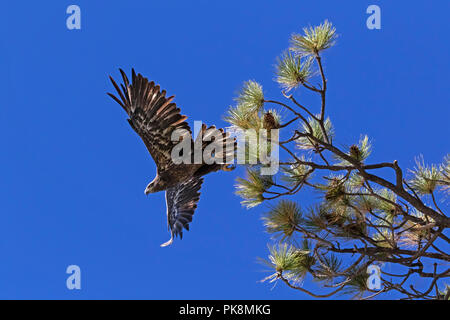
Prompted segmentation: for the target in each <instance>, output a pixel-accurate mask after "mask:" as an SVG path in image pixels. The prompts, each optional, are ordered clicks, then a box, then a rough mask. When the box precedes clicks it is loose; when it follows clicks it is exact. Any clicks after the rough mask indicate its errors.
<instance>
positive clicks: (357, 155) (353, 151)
mask: <svg viewBox="0 0 450 320" xmlns="http://www.w3.org/2000/svg"><path fill="white" fill-rule="evenodd" d="M350 156H352V158H355V159H356V160H358V161H359V160H360V158H361V151H360V150H359V148H358V146H357V145H355V144H354V145H352V146H351V147H350Z"/></svg>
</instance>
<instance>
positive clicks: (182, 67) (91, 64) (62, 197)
mask: <svg viewBox="0 0 450 320" xmlns="http://www.w3.org/2000/svg"><path fill="white" fill-rule="evenodd" d="M70 4H77V5H79V6H80V7H81V14H82V29H81V30H73V31H69V30H67V28H66V21H65V20H66V17H67V15H66V13H65V11H66V8H67V6H68V5H70ZM370 4H378V5H380V6H381V9H382V29H381V30H376V31H371V30H368V29H367V28H366V24H365V21H366V18H367V14H366V13H365V11H366V8H367V6H368V5H370ZM5 6H6V7H5ZM449 12H450V2H448V1H415V2H406V1H376V0H373V1H360V0H358V1H345V2H344V1H331V0H330V1H320V2H319V1H226V2H223V1H220V2H219V1H189V2H186V1H120V2H111V1H81V0H77V1H74V2H72V1H71V2H68V1H39V2H24V1H15V2H14V3H13V2H8V3H5V4H3V10H2V13H1V19H0V33H1V38H0V68H1V69H0V70H1V77H0V92H1V93H2V95H1V96H2V101H1V102H0V137H1V139H0V145H1V156H0V168H1V169H0V172H1V177H0V256H1V258H0V298H38V299H49V298H57V299H78V298H84V299H91V298H92V299H100V298H112V299H121V298H138V299H141V298H148V299H231V298H234V299H298V298H308V297H307V296H305V295H303V294H302V293H298V292H294V291H292V290H290V289H288V288H286V287H285V286H284V285H282V284H281V283H280V284H278V285H277V286H276V287H275V288H273V289H272V286H271V285H268V284H261V283H259V282H258V281H259V280H260V279H262V278H264V277H265V276H267V273H265V272H264V269H265V267H264V266H261V265H259V264H258V263H257V262H256V260H257V257H258V256H260V257H265V256H266V254H267V248H266V243H267V241H268V240H269V236H268V235H267V234H265V232H264V229H263V227H262V224H261V221H260V217H261V213H262V212H263V210H264V208H262V207H258V208H256V209H254V210H250V211H247V210H246V209H244V208H242V207H241V206H240V203H239V202H240V199H239V198H238V197H237V196H236V195H234V187H233V185H234V180H235V178H236V176H238V175H240V174H242V170H236V171H234V172H232V173H218V174H213V175H210V176H208V177H207V178H206V182H205V184H204V186H203V189H202V191H203V192H202V196H201V200H200V203H199V206H198V209H197V212H196V214H195V217H194V221H193V223H192V224H191V231H190V232H187V233H186V234H185V237H184V238H183V240H182V241H179V240H178V241H175V242H174V244H173V245H172V246H171V247H168V248H160V247H159V245H160V244H161V243H162V242H164V241H166V240H167V239H168V238H169V234H168V232H167V227H166V216H165V201H164V194H163V193H160V194H155V195H151V196H149V197H145V196H144V192H143V191H144V188H145V186H146V185H147V183H148V182H149V181H150V180H151V179H152V178H153V177H154V174H155V166H154V164H153V161H152V159H151V158H150V156H149V155H148V154H147V151H146V149H145V146H144V144H143V143H142V141H141V140H140V139H139V137H138V136H137V135H136V134H135V133H134V132H133V131H132V129H131V128H130V127H129V125H128V123H127V122H126V120H125V119H126V116H125V114H124V112H123V110H122V109H121V108H120V107H119V106H118V105H117V104H116V103H115V102H114V101H112V100H111V99H110V98H109V97H107V96H106V92H107V91H111V90H112V86H111V84H110V83H109V81H108V75H110V74H114V75H115V76H117V68H119V67H122V68H124V69H125V70H127V71H129V70H130V68H131V67H134V68H136V70H137V71H139V72H141V73H143V74H144V75H145V76H147V77H149V78H151V79H154V80H156V81H157V82H158V83H160V84H161V85H162V86H163V87H164V88H165V89H166V90H167V91H168V93H169V94H175V95H176V102H177V103H178V105H179V106H180V107H181V108H182V110H183V112H184V113H185V114H187V115H189V117H190V119H189V120H190V121H193V120H203V121H204V122H206V123H208V124H216V125H218V126H224V125H226V124H225V123H224V121H223V120H222V117H223V115H224V114H225V111H226V108H227V107H228V106H229V105H230V104H231V103H232V102H233V101H232V98H233V96H234V94H235V92H236V90H238V89H239V87H240V85H241V83H242V82H243V81H244V80H248V79H256V80H258V81H260V82H261V83H262V84H263V85H264V89H265V92H266V93H267V95H268V96H270V97H274V98H280V97H279V93H278V92H279V91H278V87H277V84H275V83H274V82H273V81H272V79H273V77H274V76H273V69H274V68H273V65H274V63H275V59H276V57H277V56H278V55H279V54H280V53H281V52H282V51H283V50H284V49H285V48H286V47H287V46H288V39H289V36H290V34H291V33H293V32H300V30H301V27H303V26H307V25H310V24H311V25H315V24H318V23H320V22H322V21H323V20H325V19H329V20H330V21H332V22H333V23H334V24H335V26H336V27H337V30H338V32H339V34H340V38H339V41H338V45H337V46H336V47H334V48H333V49H331V50H330V51H328V52H327V53H326V55H325V62H324V63H325V68H326V73H327V75H328V79H329V98H328V106H329V107H328V110H329V114H330V116H331V118H332V119H333V121H334V125H335V127H336V133H337V134H336V136H337V138H336V141H337V142H338V143H339V144H342V145H346V144H347V145H348V144H351V143H353V142H354V141H356V140H357V139H358V138H359V136H360V134H363V133H364V134H368V135H369V137H371V138H372V139H373V141H374V153H373V157H372V161H379V160H380V161H381V160H386V161H392V160H394V159H397V160H398V161H399V163H400V164H401V165H402V166H404V167H412V166H413V165H414V157H415V156H417V155H418V154H420V153H422V154H423V155H424V157H425V159H426V160H427V161H430V162H440V161H441V160H442V158H443V156H444V155H445V153H447V152H449V150H450V148H449V147H450V142H449V139H448V136H449V128H448V124H449V118H450V117H449V107H448V102H449V97H450V90H449V89H450V88H449V81H448V75H449V73H450V66H449V62H448V57H449V48H450V44H449V41H448V40H449V39H448V34H449V31H450V30H449V23H448V13H449ZM280 99H281V98H280ZM305 99H306V102H308V103H309V102H311V103H317V102H318V100H317V99H312V98H305ZM298 200H299V201H300V202H302V201H305V202H307V201H308V200H307V199H302V195H301V194H300V195H298ZM71 264H76V265H79V266H80V267H81V270H82V290H80V291H76V290H75V291H69V290H67V289H66V286H65V281H66V277H67V275H66V273H65V270H66V267H67V266H68V265H71ZM305 286H306V287H307V288H310V289H311V288H315V286H314V285H311V284H310V283H309V281H307V282H306V283H305Z"/></svg>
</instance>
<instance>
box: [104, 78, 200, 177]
mask: <svg viewBox="0 0 450 320" xmlns="http://www.w3.org/2000/svg"><path fill="white" fill-rule="evenodd" d="M119 71H120V73H121V75H122V80H123V84H120V86H119V85H118V84H117V83H116V82H115V81H114V79H113V78H112V77H109V78H110V80H111V82H112V84H113V86H114V88H115V89H116V91H117V95H118V97H117V96H115V95H113V94H112V93H108V95H109V96H110V97H111V98H113V99H114V101H116V102H117V103H118V104H119V105H120V106H121V107H122V108H123V109H124V110H125V111H126V112H127V114H128V116H129V119H128V122H129V123H130V125H131V127H132V128H133V129H134V130H135V131H136V133H137V134H138V135H139V136H140V137H141V138H142V140H143V141H144V143H145V145H146V147H147V149H148V151H149V153H150V155H151V156H152V158H153V160H154V161H155V163H156V166H157V169H158V173H161V172H163V171H165V170H168V168H169V167H170V166H171V165H172V164H173V163H172V159H171V156H170V154H171V151H172V148H173V146H174V145H175V144H176V142H172V141H171V136H172V132H173V131H174V130H176V129H184V130H187V131H188V132H189V133H191V129H190V128H189V125H188V124H187V122H185V120H186V119H187V117H186V116H184V115H181V114H180V109H179V108H177V106H176V104H175V103H173V102H172V101H173V99H174V96H171V97H166V91H165V90H162V91H161V88H160V86H159V85H155V82H153V81H151V82H149V81H148V79H147V78H145V77H143V76H142V75H141V74H136V72H135V71H134V69H132V70H131V74H132V75H131V80H132V82H131V84H130V82H129V80H128V77H127V75H126V74H125V72H124V71H123V70H122V69H119Z"/></svg>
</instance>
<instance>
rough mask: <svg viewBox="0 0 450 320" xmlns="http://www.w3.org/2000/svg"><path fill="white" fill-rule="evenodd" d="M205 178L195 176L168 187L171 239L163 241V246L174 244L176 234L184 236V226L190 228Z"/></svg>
mask: <svg viewBox="0 0 450 320" xmlns="http://www.w3.org/2000/svg"><path fill="white" fill-rule="evenodd" d="M202 183H203V178H200V177H193V178H191V179H189V180H187V181H184V182H181V183H180V184H178V185H176V186H175V187H172V188H170V189H167V191H166V206H167V224H168V225H169V230H170V234H171V237H170V240H169V241H167V242H166V243H163V244H162V245H161V247H165V246H168V245H170V244H172V242H173V238H174V236H175V237H176V236H180V239H182V238H183V228H185V229H186V230H189V223H190V222H192V216H193V215H194V211H195V209H196V208H197V202H198V200H199V199H200V192H199V190H200V188H201V187H202Z"/></svg>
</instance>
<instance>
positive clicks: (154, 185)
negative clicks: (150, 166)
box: [144, 176, 161, 195]
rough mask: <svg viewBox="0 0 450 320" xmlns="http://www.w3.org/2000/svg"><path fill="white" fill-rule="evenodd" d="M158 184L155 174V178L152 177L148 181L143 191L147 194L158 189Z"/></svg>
mask: <svg viewBox="0 0 450 320" xmlns="http://www.w3.org/2000/svg"><path fill="white" fill-rule="evenodd" d="M160 190H161V188H160V185H159V177H158V176H157V177H156V178H155V179H153V181H152V182H150V183H149V184H148V185H147V187H146V188H145V191H144V193H145V194H146V195H148V194H149V193H155V192H158V191H160Z"/></svg>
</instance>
